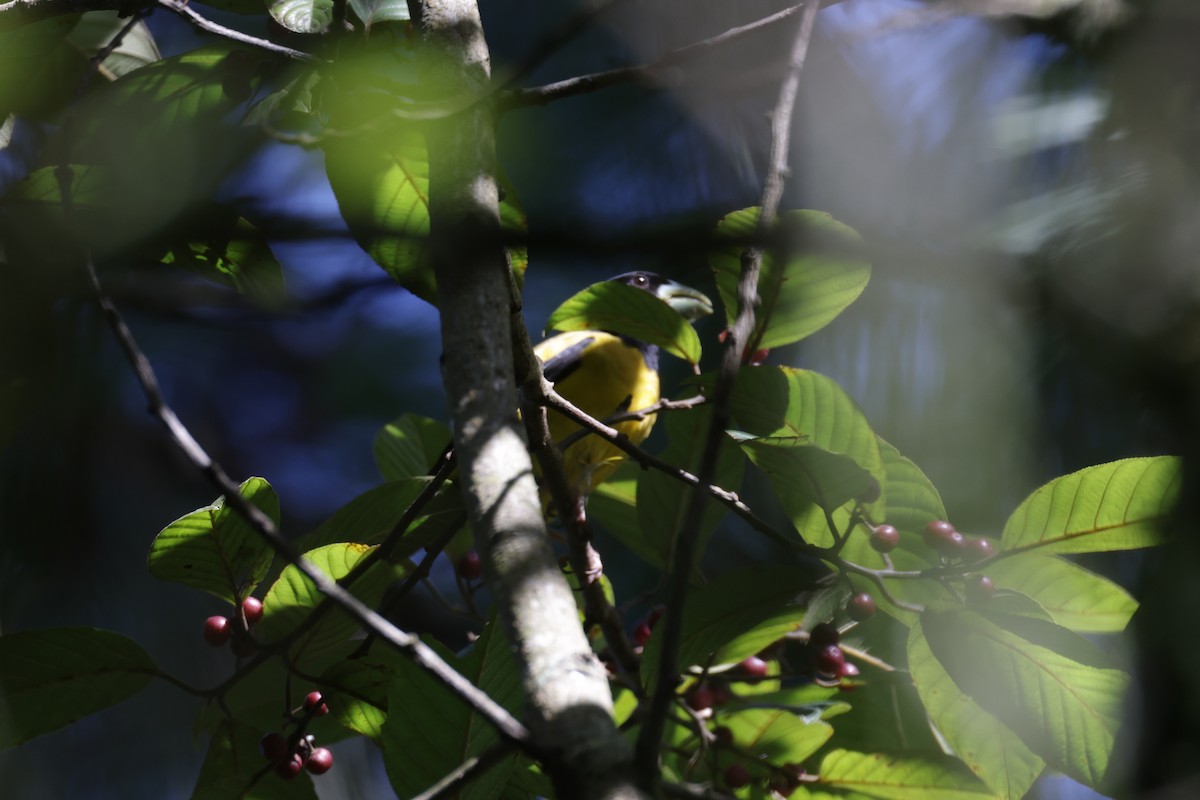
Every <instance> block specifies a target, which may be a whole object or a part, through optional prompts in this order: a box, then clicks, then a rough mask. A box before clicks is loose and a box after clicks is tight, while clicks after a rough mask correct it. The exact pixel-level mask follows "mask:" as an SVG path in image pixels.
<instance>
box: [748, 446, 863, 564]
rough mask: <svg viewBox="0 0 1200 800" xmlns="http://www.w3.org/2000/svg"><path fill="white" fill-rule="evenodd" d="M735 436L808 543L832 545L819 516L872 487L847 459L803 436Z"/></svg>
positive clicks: (856, 467)
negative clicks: (772, 487) (764, 476)
mask: <svg viewBox="0 0 1200 800" xmlns="http://www.w3.org/2000/svg"><path fill="white" fill-rule="evenodd" d="M735 438H736V439H739V440H740V441H739V443H740V444H741V447H742V450H743V451H744V452H745V453H746V455H747V456H749V457H750V460H751V461H753V462H754V465H755V466H756V467H758V468H759V469H760V470H762V471H763V473H764V474H765V475H766V476H767V478H769V479H770V481H771V485H772V486H774V487H775V495H776V497H778V498H779V501H780V503H781V504H782V505H783V508H784V511H786V512H787V514H788V516H789V517H790V518H791V520H792V524H793V525H794V526H795V528H796V530H797V531H798V532H799V533H800V535H801V536H802V537H803V538H804V540H805V541H806V542H808V543H809V544H815V545H817V546H819V547H828V546H830V545H832V544H833V543H834V538H833V534H832V533H831V532H830V530H829V524H828V522H827V520H826V517H825V513H824V512H826V511H828V512H833V511H834V510H835V509H837V508H839V507H841V506H842V505H844V504H846V503H847V502H849V501H851V500H853V499H854V498H856V497H861V496H862V495H863V494H864V493H865V492H866V491H867V490H868V489H869V488H870V487H871V486H874V485H875V481H874V479H873V478H872V477H871V475H870V474H869V473H867V471H866V470H864V469H862V468H861V467H859V466H858V464H856V463H854V460H853V459H851V458H850V457H849V456H844V455H841V454H840V453H831V452H829V451H828V450H825V449H823V448H821V447H818V446H816V445H814V444H812V443H811V442H810V441H809V440H808V439H807V438H805V437H797V436H774V437H765V438H743V437H739V436H736V435H735ZM841 529H842V527H841V526H839V530H841Z"/></svg>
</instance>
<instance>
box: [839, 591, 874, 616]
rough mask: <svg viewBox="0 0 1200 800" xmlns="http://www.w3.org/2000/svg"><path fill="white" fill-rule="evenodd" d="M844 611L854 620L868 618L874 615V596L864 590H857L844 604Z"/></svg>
mask: <svg viewBox="0 0 1200 800" xmlns="http://www.w3.org/2000/svg"><path fill="white" fill-rule="evenodd" d="M846 612H847V613H848V614H849V615H850V619H852V620H854V621H855V622H862V621H863V620H867V619H870V618H871V617H873V616H874V615H875V598H873V597H871V595H869V594H867V593H866V592H859V593H858V594H856V595H854V596H853V597H851V598H850V602H849V603H847V604H846Z"/></svg>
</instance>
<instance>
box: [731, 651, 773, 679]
mask: <svg viewBox="0 0 1200 800" xmlns="http://www.w3.org/2000/svg"><path fill="white" fill-rule="evenodd" d="M738 667H739V668H740V669H741V670H742V673H743V674H745V675H749V676H750V677H751V678H765V677H767V662H766V661H763V660H762V659H761V658H759V657H758V656H750V657H749V658H746V659H743V660H742V663H740V664H738Z"/></svg>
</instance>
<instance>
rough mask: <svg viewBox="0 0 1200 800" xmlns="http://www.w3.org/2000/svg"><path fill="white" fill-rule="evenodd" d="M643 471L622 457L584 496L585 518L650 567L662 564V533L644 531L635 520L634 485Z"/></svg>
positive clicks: (636, 507) (663, 551)
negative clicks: (645, 532) (601, 528)
mask: <svg viewBox="0 0 1200 800" xmlns="http://www.w3.org/2000/svg"><path fill="white" fill-rule="evenodd" d="M644 474H645V473H643V471H642V468H641V467H640V466H639V465H638V464H637V463H635V462H633V461H626V462H625V463H623V464H621V466H619V467H617V471H616V472H614V473H613V474H612V476H611V477H609V478H608V479H607V480H606V481H604V482H603V483H601V484H600V485H599V486H597V487H596V488H595V489H593V490H592V494H591V496H590V497H589V498H588V506H587V511H588V518H589V519H591V520H592V521H594V522H599V523H600V525H601V526H603V528H604V530H606V531H608V532H609V533H610V534H612V535H613V536H614V537H615V538H616V539H617V540H618V541H619V542H620V543H621V545H622V546H623V547H625V548H627V549H628V550H629V551H630V552H631V553H633V554H634V555H636V556H637V557H638V558H640V559H641V560H642V561H645V562H646V563H647V564H649V565H650V566H652V567H658V568H660V569H661V568H662V567H664V566H666V561H664V560H663V558H664V554H665V552H666V550H665V548H664V546H663V544H664V540H665V538H666V536H665V534H657V532H655V534H654V535H649V536H647V535H645V534H643V532H642V526H641V523H640V522H639V519H638V518H639V512H638V506H637V494H638V485H639V483H640V479H641V478H642V476H643V475H644Z"/></svg>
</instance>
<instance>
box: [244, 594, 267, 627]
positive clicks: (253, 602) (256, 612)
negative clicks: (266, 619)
mask: <svg viewBox="0 0 1200 800" xmlns="http://www.w3.org/2000/svg"><path fill="white" fill-rule="evenodd" d="M242 613H243V614H244V615H245V616H246V624H247V625H253V624H254V623H256V622H258V621H259V620H260V619H262V615H263V604H262V600H259V599H258V598H257V597H247V598H246V599H245V600H243V601H242Z"/></svg>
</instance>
